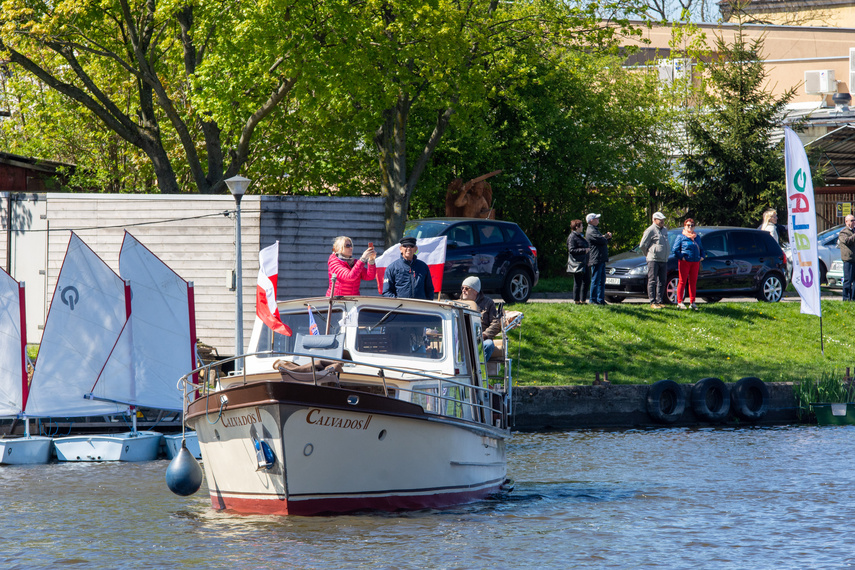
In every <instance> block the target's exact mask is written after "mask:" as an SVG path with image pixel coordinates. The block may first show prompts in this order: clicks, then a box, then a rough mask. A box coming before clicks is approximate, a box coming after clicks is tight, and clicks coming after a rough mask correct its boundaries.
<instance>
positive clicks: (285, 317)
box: [256, 307, 343, 352]
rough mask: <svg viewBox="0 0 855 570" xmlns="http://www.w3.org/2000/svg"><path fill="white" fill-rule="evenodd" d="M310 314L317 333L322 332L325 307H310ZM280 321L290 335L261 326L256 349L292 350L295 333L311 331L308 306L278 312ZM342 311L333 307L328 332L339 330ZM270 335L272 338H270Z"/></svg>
mask: <svg viewBox="0 0 855 570" xmlns="http://www.w3.org/2000/svg"><path fill="white" fill-rule="evenodd" d="M312 309H313V310H312V316H313V317H314V319H315V324H317V325H318V333H319V334H324V331H326V327H327V308H326V307H324V308H323V310H321V309H319V308H318V307H312ZM279 316H280V317H281V318H282V322H283V323H284V324H285V325H287V326H288V328H290V329H291V333H292V336H285V335H283V334H279V333H275V332H273V331H272V330H270V327H266V326H265V327H262V329H261V336H260V337H259V339H258V347H257V348H256V351H258V352H264V351H268V350H271V351H273V352H293V351H294V340H295V339H296V338H297V335H301V334H302V335H310V334H311V331H310V330H309V328H310V323H309V311H308V308H307V309H306V310H304V311H298V312H290V313H280V315H279ZM342 316H343V313H342V311H341V309H333V312H332V321H331V322H330V334H338V333H339V332H341V328H340V325H339V323H340V322H341V319H342ZM271 335H272V337H273V338H272V339H271Z"/></svg>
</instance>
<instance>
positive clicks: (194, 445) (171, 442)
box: [163, 431, 202, 459]
mask: <svg viewBox="0 0 855 570" xmlns="http://www.w3.org/2000/svg"><path fill="white" fill-rule="evenodd" d="M182 438H183V439H184V440H185V441H186V442H187V451H189V452H190V453H191V454H192V455H193V457H195V458H196V459H202V451H201V450H200V449H199V437H198V436H197V435H196V432H195V431H188V432H187V433H185V434H184V435H183V436H182V435H181V434H180V433H175V434H169V435H164V436H163V442H164V444H165V447H166V458H167V459H172V458H173V457H175V456H176V455H178V452H179V451H181V439H182Z"/></svg>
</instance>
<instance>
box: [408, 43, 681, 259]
mask: <svg viewBox="0 0 855 570" xmlns="http://www.w3.org/2000/svg"><path fill="white" fill-rule="evenodd" d="M620 64H621V60H620V59H619V58H613V57H602V56H593V55H590V54H587V53H583V52H575V53H572V54H571V53H567V54H565V55H564V56H562V57H560V58H553V59H551V60H544V61H542V62H541V63H540V64H539V65H538V66H537V67H533V68H531V70H530V76H529V77H528V80H527V81H519V82H514V83H512V84H500V85H499V86H498V88H497V89H496V91H495V94H494V95H493V96H492V97H491V98H490V100H489V103H490V105H491V109H490V112H489V113H486V114H485V115H484V118H483V120H482V122H480V123H475V122H474V121H470V122H469V123H467V127H468V128H466V129H461V128H458V127H457V126H454V127H452V129H451V131H450V133H449V135H450V136H449V139H448V140H446V144H445V145H444V148H443V149H441V150H439V151H438V152H437V154H436V157H435V161H436V162H437V163H438V165H439V166H438V167H437V168H435V169H433V171H432V174H431V175H429V176H428V179H426V180H425V188H423V189H422V190H421V191H420V193H419V194H418V195H417V196H415V197H414V201H413V206H412V212H413V213H414V215H419V216H420V217H421V216H427V215H442V214H443V208H444V196H445V189H446V186H447V185H448V183H449V182H450V180H451V177H452V176H453V175H455V174H456V175H458V176H460V177H462V178H463V179H464V180H466V179H469V178H474V177H476V176H478V175H481V174H484V173H487V172H490V171H493V170H496V169H499V168H501V169H502V173H501V174H500V175H498V176H496V177H494V178H492V179H490V183H491V185H492V187H493V199H494V205H495V208H496V211H497V213H498V217H499V218H501V219H508V220H512V221H515V222H517V223H519V224H520V226H521V227H522V228H523V229H524V230H525V231H526V233H527V234H528V235H529V237H530V238H531V239H532V241H533V242H534V244H535V246H537V248H538V252H539V259H538V261H539V266H540V269H541V272H542V273H543V274H544V275H557V274H563V273H564V269H565V265H566V260H567V253H566V252H567V248H566V240H567V235H568V234H569V231H570V221H571V220H572V219H575V218H579V219H584V217H585V214H587V213H589V212H596V213H599V214H603V220H604V222H603V227H604V228H607V229H609V230H610V231H612V232H613V233H614V235H615V238H614V242H613V243H612V251H618V250H620V249H625V248H628V247H631V246H632V245H635V244H637V243H638V239H639V238H640V236H641V232H642V231H643V230H644V227H646V225H648V223H647V214H646V208H647V207H648V204H649V202H650V200H651V195H652V196H654V197H659V196H660V195H663V194H668V195H670V193H673V191H674V186H675V185H674V182H673V177H672V174H671V172H670V171H669V165H668V160H667V154H666V153H667V148H666V147H665V146H663V145H662V144H661V140H660V136H659V126H660V121H661V119H662V117H661V116H660V111H659V109H660V105H659V103H660V94H659V92H658V87H657V84H656V80H657V78H656V77H655V76H653V75H649V74H645V73H638V72H633V71H628V70H625V69H623V68H622V67H621V65H620ZM443 176H444V178H443Z"/></svg>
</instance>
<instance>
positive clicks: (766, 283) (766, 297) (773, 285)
mask: <svg viewBox="0 0 855 570" xmlns="http://www.w3.org/2000/svg"><path fill="white" fill-rule="evenodd" d="M783 296H784V284H783V283H782V282H781V278H780V277H778V276H777V275H767V276H766V277H764V278H763V282H762V283H761V284H760V291H758V292H757V299H758V300H760V301H765V302H766V303H777V302H778V301H780V300H781V297H783Z"/></svg>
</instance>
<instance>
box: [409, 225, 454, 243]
mask: <svg viewBox="0 0 855 570" xmlns="http://www.w3.org/2000/svg"><path fill="white" fill-rule="evenodd" d="M447 227H448V224H443V223H440V222H433V221H413V222H407V224H406V225H405V226H404V236H405V237H414V238H416V239H421V238H429V237H436V236H438V235H440V234H442V232H443V231H445V229H446V228H447Z"/></svg>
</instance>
